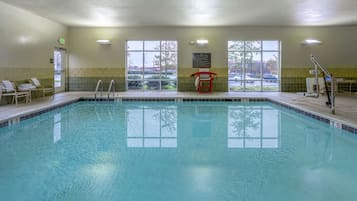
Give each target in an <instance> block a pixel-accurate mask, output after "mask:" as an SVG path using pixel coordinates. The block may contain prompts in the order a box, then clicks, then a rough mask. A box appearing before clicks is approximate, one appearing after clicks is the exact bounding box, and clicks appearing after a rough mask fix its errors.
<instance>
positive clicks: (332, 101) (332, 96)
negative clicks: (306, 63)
mask: <svg viewBox="0 0 357 201" xmlns="http://www.w3.org/2000/svg"><path fill="white" fill-rule="evenodd" d="M310 60H311V62H312V63H313V64H314V66H315V73H314V74H315V82H316V91H317V93H316V97H319V82H318V68H320V69H321V70H322V72H323V76H324V80H325V85H326V88H327V83H326V78H325V76H326V75H327V76H329V77H330V78H331V93H330V92H329V91H328V90H326V95H327V98H328V103H329V106H330V108H331V112H332V114H335V78H334V76H333V75H332V74H331V73H330V72H329V71H328V70H327V68H325V67H324V66H322V65H321V64H320V63H319V62H318V61H317V59H316V57H315V56H314V55H312V54H311V55H310Z"/></svg>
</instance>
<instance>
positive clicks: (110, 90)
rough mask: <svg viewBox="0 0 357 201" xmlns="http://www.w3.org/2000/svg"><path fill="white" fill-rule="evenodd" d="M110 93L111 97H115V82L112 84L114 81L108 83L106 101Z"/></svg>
mask: <svg viewBox="0 0 357 201" xmlns="http://www.w3.org/2000/svg"><path fill="white" fill-rule="evenodd" d="M110 93H112V94H113V97H114V96H115V82H114V80H111V81H110V84H109V87H108V99H109V96H110Z"/></svg>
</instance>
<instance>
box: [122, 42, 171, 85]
mask: <svg viewBox="0 0 357 201" xmlns="http://www.w3.org/2000/svg"><path fill="white" fill-rule="evenodd" d="M126 72H127V75H126V83H127V89H128V90H176V89H177V41H127V44H126Z"/></svg>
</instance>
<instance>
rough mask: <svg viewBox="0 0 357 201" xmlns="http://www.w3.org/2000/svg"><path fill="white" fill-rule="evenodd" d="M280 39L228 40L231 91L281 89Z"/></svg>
mask: <svg viewBox="0 0 357 201" xmlns="http://www.w3.org/2000/svg"><path fill="white" fill-rule="evenodd" d="M279 83H280V41H276V40H271V41H261V40H257V41H228V87H229V90H230V91H279V90H280V84H279Z"/></svg>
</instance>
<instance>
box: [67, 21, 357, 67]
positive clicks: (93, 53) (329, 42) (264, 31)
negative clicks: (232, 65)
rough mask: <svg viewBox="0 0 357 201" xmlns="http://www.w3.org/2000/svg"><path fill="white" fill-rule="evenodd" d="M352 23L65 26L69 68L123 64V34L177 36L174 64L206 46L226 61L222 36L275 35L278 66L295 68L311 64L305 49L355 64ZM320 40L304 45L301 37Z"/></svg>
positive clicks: (218, 61)
mask: <svg viewBox="0 0 357 201" xmlns="http://www.w3.org/2000/svg"><path fill="white" fill-rule="evenodd" d="M356 35H357V27H314V28H307V27H217V28H189V27H178V28H175V27H166V28H165V27H143V28H77V27H71V28H69V39H70V44H69V49H70V67H71V68H83V67H84V68H102V67H103V68H108V67H120V68H124V66H125V41H126V40H143V39H145V40H159V39H161V40H166V39H168V40H178V43H179V61H178V63H179V68H190V67H191V65H192V61H191V58H192V52H201V51H202V52H211V53H212V66H214V67H218V68H220V67H226V66H227V40H257V39H258V40H260V39H262V40H281V41H282V66H283V68H295V67H304V66H309V65H311V64H310V62H309V56H308V55H309V54H310V52H312V53H314V54H316V55H318V56H319V57H320V61H321V62H322V63H323V64H325V65H327V66H332V67H344V68H346V67H347V68H348V67H356V66H357V57H356V52H357V37H356ZM311 37H312V38H317V39H319V40H322V41H323V42H324V44H323V45H321V46H316V47H313V48H308V47H304V46H302V45H301V42H302V41H303V40H304V39H305V38H311ZM199 38H205V39H208V40H209V45H208V47H207V48H196V47H194V46H190V45H189V44H188V42H189V41H191V40H196V39H199ZM97 39H111V40H112V43H113V44H112V45H111V46H104V47H103V46H100V45H98V44H96V42H95V41H96V40H97Z"/></svg>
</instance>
